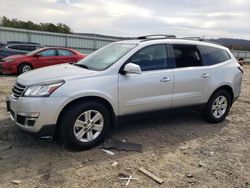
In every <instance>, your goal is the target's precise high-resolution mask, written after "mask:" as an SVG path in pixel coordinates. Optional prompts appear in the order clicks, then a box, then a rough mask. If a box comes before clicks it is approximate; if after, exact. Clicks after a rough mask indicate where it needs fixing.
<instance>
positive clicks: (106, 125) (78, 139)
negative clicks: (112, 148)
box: [59, 101, 111, 150]
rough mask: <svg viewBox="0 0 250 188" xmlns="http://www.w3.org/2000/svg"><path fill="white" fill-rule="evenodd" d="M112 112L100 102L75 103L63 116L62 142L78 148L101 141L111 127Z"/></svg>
mask: <svg viewBox="0 0 250 188" xmlns="http://www.w3.org/2000/svg"><path fill="white" fill-rule="evenodd" d="M110 123H111V121H110V114H109V111H108V110H107V108H106V107H105V106H104V105H103V104H101V103H98V102H95V101H89V102H83V103H80V104H76V105H73V106H72V107H71V108H70V109H68V110H67V111H66V112H65V113H64V114H63V116H62V119H61V123H60V125H59V126H60V136H61V139H60V140H61V142H62V143H63V144H64V145H66V146H68V147H73V148H76V149H82V150H85V149H89V148H92V147H94V146H96V145H98V144H99V143H101V142H102V141H103V140H104V138H105V136H106V135H107V134H108V132H109V129H110Z"/></svg>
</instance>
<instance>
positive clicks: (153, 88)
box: [119, 44, 174, 115]
mask: <svg viewBox="0 0 250 188" xmlns="http://www.w3.org/2000/svg"><path fill="white" fill-rule="evenodd" d="M127 63H134V64H137V65H139V66H140V67H141V70H142V73H141V74H125V75H124V74H119V115H125V114H131V113H137V112H146V111H153V110H160V109H167V108H170V107H171V106H172V94H173V85H174V77H173V71H172V69H168V59H167V47H166V45H164V44H160V45H152V46H148V47H144V48H143V49H141V50H139V51H138V52H137V53H135V54H134V55H133V56H132V57H131V58H130V59H129V60H128V61H127Z"/></svg>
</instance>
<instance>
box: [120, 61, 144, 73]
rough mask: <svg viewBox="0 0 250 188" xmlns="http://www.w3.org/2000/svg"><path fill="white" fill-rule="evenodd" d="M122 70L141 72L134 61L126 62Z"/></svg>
mask: <svg viewBox="0 0 250 188" xmlns="http://www.w3.org/2000/svg"><path fill="white" fill-rule="evenodd" d="M123 71H124V72H125V73H128V74H141V67H140V66H139V65H136V64H134V63H128V64H127V65H125V67H124V69H123Z"/></svg>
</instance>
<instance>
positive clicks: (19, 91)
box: [12, 82, 25, 99]
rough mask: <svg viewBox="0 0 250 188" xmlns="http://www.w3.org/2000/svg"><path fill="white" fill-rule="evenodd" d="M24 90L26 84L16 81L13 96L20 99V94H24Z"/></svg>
mask: <svg viewBox="0 0 250 188" xmlns="http://www.w3.org/2000/svg"><path fill="white" fill-rule="evenodd" d="M24 90H25V86H24V85H22V84H19V83H17V82H16V83H15V85H14V87H13V88H12V96H13V97H14V98H16V99H18V98H19V97H20V96H22V94H23V92H24Z"/></svg>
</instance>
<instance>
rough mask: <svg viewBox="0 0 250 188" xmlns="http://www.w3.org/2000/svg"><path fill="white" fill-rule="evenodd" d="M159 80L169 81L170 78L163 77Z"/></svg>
mask: <svg viewBox="0 0 250 188" xmlns="http://www.w3.org/2000/svg"><path fill="white" fill-rule="evenodd" d="M160 81H161V82H169V81H171V78H168V77H163V78H162V79H161V80H160Z"/></svg>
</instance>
